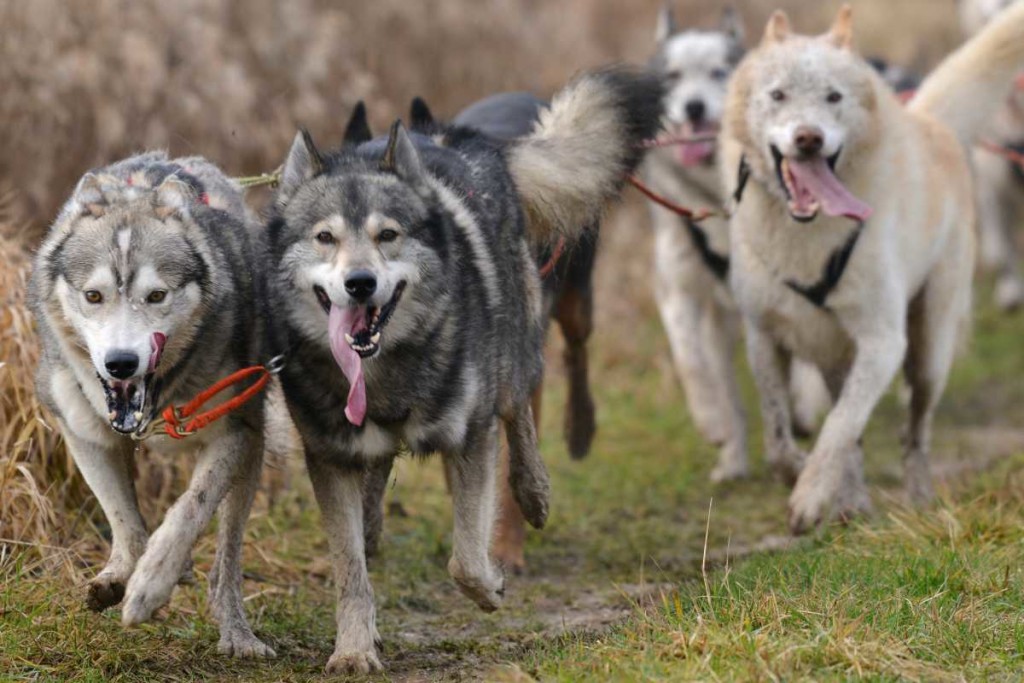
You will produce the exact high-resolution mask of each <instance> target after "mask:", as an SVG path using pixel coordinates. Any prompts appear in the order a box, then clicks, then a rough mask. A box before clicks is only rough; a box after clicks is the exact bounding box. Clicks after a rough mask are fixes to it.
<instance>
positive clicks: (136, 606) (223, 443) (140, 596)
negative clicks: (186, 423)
mask: <svg viewBox="0 0 1024 683" xmlns="http://www.w3.org/2000/svg"><path fill="white" fill-rule="evenodd" d="M257 446H258V443H255V444H254V442H253V438H252V435H251V433H250V432H248V431H247V430H240V429H235V430H229V431H226V432H225V433H224V435H223V436H221V437H220V438H218V439H216V440H214V441H212V442H211V443H209V444H208V445H206V446H204V447H203V448H202V449H201V450H200V452H199V456H198V458H197V461H196V466H195V470H194V471H193V473H192V481H190V482H189V486H188V489H187V490H186V491H185V493H183V494H182V495H181V497H180V498H178V500H177V501H175V503H174V505H172V506H171V508H170V509H169V510H168V511H167V514H166V515H165V516H164V521H163V524H161V525H160V528H159V529H157V530H156V531H155V532H154V533H153V536H152V537H151V538H150V539H149V543H148V544H147V545H146V552H145V553H144V554H143V555H142V558H141V559H140V560H139V563H138V565H137V566H136V568H135V573H134V574H132V577H131V579H130V580H129V581H128V588H127V590H126V592H125V604H124V608H123V609H122V611H121V621H122V622H123V623H124V624H125V626H132V625H134V624H139V623H142V622H144V621H147V620H149V619H150V618H151V617H152V616H153V612H155V611H156V610H157V609H159V608H160V607H162V606H163V605H165V604H166V603H167V601H168V600H169V599H170V597H171V591H173V590H174V585H175V584H176V583H177V582H178V578H179V577H180V576H181V573H182V570H183V569H184V568H185V566H186V564H187V563H188V561H189V559H190V557H191V554H192V548H193V546H195V543H196V540H197V539H198V538H199V534H201V533H202V532H203V530H204V529H205V528H206V527H207V525H208V524H209V523H210V519H211V518H212V517H213V513H214V511H216V509H217V506H218V505H219V504H220V502H221V500H223V498H224V494H225V493H227V490H228V487H229V486H230V485H231V484H232V482H233V478H234V477H236V476H238V472H239V469H240V467H241V463H242V462H243V460H244V456H245V455H247V454H248V453H251V451H252V449H253V448H254V447H257Z"/></svg>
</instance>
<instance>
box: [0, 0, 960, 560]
mask: <svg viewBox="0 0 1024 683" xmlns="http://www.w3.org/2000/svg"><path fill="white" fill-rule="evenodd" d="M675 4H676V8H677V16H678V17H679V19H680V21H681V23H684V24H701V25H712V24H713V23H714V21H715V18H716V16H717V14H718V12H719V11H720V9H721V3H714V2H706V1H704V2H701V1H698V0H679V1H678V2H676V3H675ZM736 4H737V5H738V6H739V7H740V9H741V10H742V11H743V14H744V16H745V17H746V19H747V25H748V29H749V35H750V36H752V37H753V36H757V35H758V33H759V31H760V26H762V25H763V21H764V20H765V18H766V17H767V15H768V12H769V11H770V10H771V9H774V8H775V7H777V6H784V7H786V8H788V9H789V10H790V11H791V12H792V14H793V16H794V18H795V21H796V23H797V25H798V26H799V27H802V28H805V29H810V28H814V29H817V28H822V27H824V26H825V22H826V21H827V19H826V16H827V14H828V13H830V12H831V11H833V10H834V7H835V3H833V2H818V1H817V0H786V1H781V0H749V1H748V2H737V3H736ZM659 5H660V0H634V1H633V2H621V1H619V0H559V1H558V2H551V1H544V0H475V1H474V0H462V1H459V0H421V1H418V2H409V1H407V0H375V1H374V2H354V1H353V2H328V1H327V0H289V2H275V1H273V0H179V1H178V2H173V3H170V2H156V1H155V0H154V1H150V2H145V1H143V2H139V1H138V0H131V1H129V0H93V1H92V2H89V3H80V2H73V3H68V2H64V1H62V0H33V2H31V3H29V2H22V1H19V0H0V92H2V93H3V96H2V97H0V126H2V130H3V135H2V136H0V188H3V189H4V190H5V191H6V192H8V193H9V194H8V199H7V201H6V203H5V206H4V208H5V213H4V215H5V216H7V220H4V221H2V222H0V302H2V303H3V309H2V310H0V563H2V562H3V561H4V560H5V559H6V558H9V557H10V551H11V550H12V549H14V550H17V549H24V548H26V547H28V548H31V554H30V555H29V556H28V557H30V558H31V559H32V560H33V561H44V560H45V561H46V563H47V564H50V565H52V564H58V565H60V566H63V567H65V568H67V569H69V570H71V571H74V570H75V568H76V567H77V566H79V565H80V561H81V559H82V558H93V556H94V555H95V553H96V552H98V551H99V550H100V549H101V547H100V546H101V544H100V543H98V534H97V533H96V532H95V529H101V528H102V516H101V515H99V514H98V513H97V510H96V509H95V505H94V503H92V502H91V500H90V498H89V496H88V493H87V492H86V491H85V490H84V487H83V484H82V483H81V481H80V479H79V478H78V477H77V476H76V475H75V473H74V468H73V465H72V463H71V461H70V459H69V457H68V456H67V454H66V453H65V451H64V449H63V447H62V445H61V442H60V438H59V436H58V435H57V433H56V431H55V426H54V423H53V421H52V419H51V418H50V417H48V416H46V415H45V414H44V413H43V412H41V411H40V408H39V406H38V404H37V403H36V400H35V397H34V391H33V389H32V373H33V369H34V365H35V361H36V354H37V346H36V343H35V340H34V335H33V330H32V323H31V320H30V317H29V315H28V313H27V311H26V309H25V307H24V301H23V294H24V284H25V278H26V262H27V257H26V250H28V249H30V248H31V246H32V244H33V243H34V241H35V240H36V239H37V238H38V236H39V235H40V234H41V232H42V230H43V229H44V228H45V226H46V224H47V222H48V220H49V219H50V218H51V217H52V216H53V215H54V213H55V211H56V208H57V207H58V206H59V204H60V202H61V201H62V199H63V198H64V197H65V196H66V194H67V193H68V192H69V191H70V189H71V187H72V186H73V184H74V182H75V180H76V179H77V178H78V176H79V175H80V174H81V173H82V172H83V171H84V170H86V169H87V168H90V167H93V166H96V165H100V164H103V163H107V162H109V161H111V160H114V159H116V158H118V157H121V156H124V155H126V154H128V153H130V152H132V151H135V150H139V149H143V148H154V147H163V148H168V149H169V150H171V152H172V153H174V154H193V153H201V154H203V155H206V156H208V157H209V158H211V159H212V160H214V161H215V162H217V163H219V164H221V165H222V166H223V167H224V168H225V169H227V171H228V172H229V173H235V174H247V173H254V172H258V171H262V170H266V169H270V168H273V167H274V166H276V165H277V164H278V163H280V161H281V158H282V156H283V153H284V152H285V150H286V149H287V145H288V143H289V141H290V139H291V137H292V136H293V135H294V131H295V128H296V125H298V124H302V125H305V126H308V127H309V128H311V129H312V131H313V132H314V134H315V135H316V136H317V138H318V139H320V140H321V141H323V143H325V144H329V143H331V142H332V141H334V140H336V139H337V138H338V136H339V135H340V129H341V128H342V126H343V123H344V120H345V118H346V117H347V115H348V112H349V110H350V108H351V106H352V105H353V104H354V103H355V102H356V101H357V100H359V99H365V100H366V101H367V103H368V105H369V106H370V112H371V118H372V120H373V122H374V124H375V125H376V127H377V129H378V130H382V129H383V128H384V127H385V126H386V125H387V124H388V122H389V121H390V120H391V119H392V118H393V117H395V116H399V115H402V114H403V113H404V111H405V107H406V104H407V102H408V101H409V99H410V98H411V97H412V96H414V95H423V96H425V97H426V98H427V99H428V101H429V102H430V103H431V104H432V106H433V107H434V109H435V112H436V113H438V114H441V115H446V114H448V115H450V114H451V113H453V112H455V111H457V110H458V108H460V107H461V106H462V105H464V104H466V103H468V102H470V101H472V100H473V99H475V98H477V97H480V96H482V95H484V94H487V93H490V92H494V91H498V90H509V89H528V90H533V91H535V92H538V93H542V94H546V93H550V92H551V91H552V90H554V89H555V88H557V87H558V86H559V85H560V84H562V83H564V82H565V80H566V79H567V78H569V77H570V76H571V75H572V74H573V73H574V72H575V71H577V70H579V69H581V68H584V67H588V66H594V65H597V64H601V63H605V62H609V61H616V60H629V61H643V60H645V59H646V58H647V57H648V56H649V52H650V50H651V49H652V43H651V35H652V31H653V26H654V20H655V15H656V12H657V8H658V6H659ZM855 6H856V7H857V9H858V21H859V30H860V36H861V40H860V42H861V45H862V47H863V48H864V49H865V51H867V52H871V53H873V54H882V55H885V56H887V57H889V58H891V59H894V60H896V61H898V62H901V63H905V64H910V65H913V66H915V67H917V68H925V67H926V66H927V65H929V64H931V63H933V62H934V61H935V60H936V59H937V58H938V57H940V56H941V55H942V54H944V53H945V52H946V51H947V50H948V49H949V47H951V46H952V45H953V44H954V43H955V41H956V40H957V39H958V34H957V31H956V28H955V23H954V12H953V7H954V4H953V0H889V1H888V2H885V1H882V0H858V1H857V2H855ZM910 35H913V36H914V38H913V39H911V38H910V37H909V36H910ZM925 38H927V39H926V40H925ZM645 220H646V217H645V214H644V213H643V212H642V207H641V205H640V204H639V202H638V201H636V200H633V201H632V202H629V203H627V205H626V207H625V209H624V210H623V211H622V212H620V213H619V215H618V218H616V219H614V220H612V221H609V223H608V226H607V228H606V229H605V231H604V233H603V237H602V239H603V240H604V245H603V257H602V263H601V266H600V267H599V274H598V280H599V281H598V292H599V294H598V297H599V298H598V307H599V311H600V314H599V328H598V329H599V334H600V330H601V324H600V320H609V319H612V318H614V319H616V320H618V321H619V324H621V322H622V320H623V316H626V318H627V319H628V318H629V317H630V316H632V317H636V316H638V315H648V316H649V315H650V314H651V311H652V306H651V304H650V302H649V296H648V295H647V287H648V285H647V277H646V273H647V266H648V253H649V250H648V248H647V242H646V231H645V230H644V229H643V228H644V223H645ZM638 244H639V245H640V247H639V248H638V246H637V245H638ZM623 292H630V293H631V294H629V295H625V294H623ZM628 352H629V351H628V347H624V350H623V353H628ZM668 374H669V373H666V375H668ZM181 468H182V465H180V464H172V463H165V462H161V461H154V460H152V459H143V464H142V470H143V471H142V473H141V474H142V476H141V478H140V480H141V482H142V483H141V486H143V487H144V489H145V490H146V491H147V494H148V495H147V496H146V499H147V500H149V501H150V504H149V509H148V510H147V513H148V514H149V515H153V514H156V513H157V512H158V508H159V507H160V503H159V501H161V500H164V499H166V497H167V494H168V492H169V491H170V490H172V489H173V488H174V486H175V483H176V482H179V481H180V480H181V478H182V477H183V476H184V472H182V471H180V469H181ZM153 501H157V502H153ZM89 528H94V529H93V530H92V531H88V532H86V530H87V529H89ZM60 549H68V550H60ZM19 555H20V556H21V557H23V558H24V557H26V555H25V554H24V553H19ZM93 559H95V558H93Z"/></svg>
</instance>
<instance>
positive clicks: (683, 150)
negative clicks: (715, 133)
mask: <svg viewBox="0 0 1024 683" xmlns="http://www.w3.org/2000/svg"><path fill="white" fill-rule="evenodd" d="M680 132H681V134H682V136H683V137H698V136H702V135H707V134H709V133H710V132H711V129H710V128H709V127H708V126H694V125H692V124H690V123H686V124H684V125H683V126H681V127H680ZM676 149H677V155H678V158H679V163H680V164H681V165H683V166H686V167H691V166H699V165H700V164H703V163H704V162H705V161H707V160H708V159H710V158H711V155H712V154H714V153H715V143H714V142H713V141H711V140H707V141H702V142H686V143H683V144H681V145H679V146H678V147H677V148H676Z"/></svg>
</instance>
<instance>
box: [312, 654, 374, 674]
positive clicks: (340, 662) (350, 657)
mask: <svg viewBox="0 0 1024 683" xmlns="http://www.w3.org/2000/svg"><path fill="white" fill-rule="evenodd" d="M383 668H384V667H383V666H381V663H380V659H378V658H377V653H376V652H375V651H374V650H373V649H370V650H366V651H363V652H335V653H334V654H332V655H331V658H330V659H328V660H327V667H326V669H325V671H326V673H327V675H329V676H332V675H333V676H337V675H347V674H368V673H371V672H374V671H381V670H382V669H383Z"/></svg>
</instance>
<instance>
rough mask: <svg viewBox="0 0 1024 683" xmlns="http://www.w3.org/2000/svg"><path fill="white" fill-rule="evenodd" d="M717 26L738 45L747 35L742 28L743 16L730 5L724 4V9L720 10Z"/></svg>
mask: <svg viewBox="0 0 1024 683" xmlns="http://www.w3.org/2000/svg"><path fill="white" fill-rule="evenodd" d="M719 26H720V27H721V29H722V32H723V33H725V35H727V36H729V37H730V38H732V39H733V40H734V41H736V42H737V43H739V44H740V45H742V44H743V41H744V40H745V39H746V37H747V33H746V29H744V28H743V17H741V16H740V13H739V12H738V11H736V8H735V7H733V6H732V5H726V6H725V9H723V10H722V19H721V21H720V22H719Z"/></svg>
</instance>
